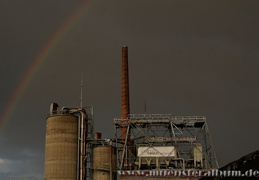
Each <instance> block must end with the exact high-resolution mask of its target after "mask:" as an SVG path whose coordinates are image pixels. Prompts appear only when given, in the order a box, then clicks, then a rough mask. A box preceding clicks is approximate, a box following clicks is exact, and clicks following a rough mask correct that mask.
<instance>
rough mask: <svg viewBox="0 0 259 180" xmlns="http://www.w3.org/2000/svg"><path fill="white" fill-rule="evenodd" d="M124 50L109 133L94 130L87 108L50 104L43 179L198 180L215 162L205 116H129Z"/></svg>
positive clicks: (91, 110) (126, 64) (126, 67)
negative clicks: (118, 112)
mask: <svg viewBox="0 0 259 180" xmlns="http://www.w3.org/2000/svg"><path fill="white" fill-rule="evenodd" d="M129 99H130V98H129V75H128V48H127V47H126V46H124V47H122V104H121V105H122V106H121V111H122V112H121V117H119V118H114V129H115V137H114V138H111V139H102V135H101V133H94V123H93V107H92V106H85V107H83V106H82V105H81V107H78V108H73V107H63V108H61V110H58V105H57V104H56V103H52V104H51V106H50V115H49V117H48V118H47V127H46V128H47V130H46V146H45V171H44V179H45V180H65V179H66V180H123V179H125V180H133V179H134V180H135V179H136V180H142V179H150V180H152V179H160V180H165V179H166V180H170V179H172V180H180V179H199V178H200V177H202V176H203V175H204V173H206V172H208V171H209V170H213V169H217V168H218V163H217V159H216V156H215V152H214V148H213V144H212V141H211V137H210V134H209V129H208V125H207V122H206V117H204V116H174V115H172V114H131V113H130V101H129Z"/></svg>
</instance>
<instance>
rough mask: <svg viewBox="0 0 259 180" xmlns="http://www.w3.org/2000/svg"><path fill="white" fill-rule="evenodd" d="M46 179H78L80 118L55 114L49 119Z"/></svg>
mask: <svg viewBox="0 0 259 180" xmlns="http://www.w3.org/2000/svg"><path fill="white" fill-rule="evenodd" d="M46 129H47V130H46V144H45V168H44V179H45V180H61V179H62V180H76V179H77V172H78V171H77V159H78V118H77V117H76V116H73V115H53V116H50V117H48V119H47V128H46Z"/></svg>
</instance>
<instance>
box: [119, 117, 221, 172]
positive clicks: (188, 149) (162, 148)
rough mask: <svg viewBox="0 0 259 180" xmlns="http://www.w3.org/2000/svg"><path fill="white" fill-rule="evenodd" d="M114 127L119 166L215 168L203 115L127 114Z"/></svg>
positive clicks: (122, 167)
mask: <svg viewBox="0 0 259 180" xmlns="http://www.w3.org/2000/svg"><path fill="white" fill-rule="evenodd" d="M114 127H115V131H116V135H115V136H116V142H117V147H118V156H117V157H118V161H117V162H118V170H158V169H162V170H163V169H179V170H180V169H181V170H186V169H204V170H209V169H215V168H218V162H217V159H216V155H215V152H214V148H213V144H212V141H211V137H210V134H209V129H208V125H207V123H206V117H204V116H174V115H172V114H130V115H129V116H128V119H126V120H125V119H122V118H115V119H114ZM121 129H127V131H125V133H124V134H122V133H123V132H124V131H122V130H121ZM121 137H123V138H121ZM124 137H126V139H125V140H124Z"/></svg>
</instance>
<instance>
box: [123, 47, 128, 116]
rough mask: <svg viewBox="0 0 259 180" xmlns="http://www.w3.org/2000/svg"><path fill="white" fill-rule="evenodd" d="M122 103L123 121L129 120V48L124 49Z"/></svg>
mask: <svg viewBox="0 0 259 180" xmlns="http://www.w3.org/2000/svg"><path fill="white" fill-rule="evenodd" d="M121 90H122V97H121V98H122V101H121V116H122V119H127V118H128V115H129V113H130V102H129V101H130V100H129V72H128V47H127V46H123V47H122V89H121Z"/></svg>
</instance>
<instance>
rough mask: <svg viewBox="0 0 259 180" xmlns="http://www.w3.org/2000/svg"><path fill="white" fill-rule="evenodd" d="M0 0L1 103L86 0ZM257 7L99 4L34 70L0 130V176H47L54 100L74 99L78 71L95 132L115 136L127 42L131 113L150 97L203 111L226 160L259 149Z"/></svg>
mask: <svg viewBox="0 0 259 180" xmlns="http://www.w3.org/2000/svg"><path fill="white" fill-rule="evenodd" d="M0 3H1V6H0V21H1V42H0V60H1V66H0V75H1V77H2V78H0V84H1V103H0V107H1V109H4V107H5V106H6V104H7V102H8V99H9V98H10V95H11V93H12V92H13V90H14V89H15V87H16V84H17V83H18V82H19V81H20V78H21V76H22V75H23V74H24V73H25V72H26V71H27V67H28V66H29V65H30V63H31V62H32V61H33V58H34V57H35V56H36V55H37V54H38V52H39V51H40V50H41V48H42V47H43V46H44V44H46V42H47V41H48V39H49V38H50V37H51V35H53V34H54V33H55V32H56V31H57V29H58V28H59V27H60V26H61V25H62V24H63V23H64V22H66V21H67V18H68V17H70V16H71V15H72V14H73V12H74V11H75V10H76V9H77V7H79V6H80V4H81V3H83V1H77V2H75V1H68V0H64V1H62V2H60V1H50V0H49V1H48V0H47V1H40V0H37V1H35V0H34V1H31V0H27V1H19V0H17V1H7V0H6V1H1V2H0ZM258 5H259V2H258V1H238V0H233V1H182V0H181V1H172V0H170V1H169V0H166V1H159V2H158V1H155V0H148V1H147V0H146V1H134V2H133V1H119V0H116V1H115V0H113V1H104V0H102V1H98V2H94V4H93V6H91V7H90V8H89V9H87V10H86V12H85V14H84V15H83V16H82V17H81V18H80V20H79V21H78V22H77V23H76V24H75V25H74V26H73V27H72V28H71V30H70V31H69V32H68V33H67V34H66V36H65V37H63V38H62V40H61V41H60V43H59V44H58V46H57V47H56V48H55V50H54V51H53V52H52V53H51V54H50V56H49V57H48V59H47V61H46V62H45V63H44V64H43V65H42V67H41V68H40V69H39V70H38V71H37V72H36V73H35V74H34V77H33V79H32V81H31V83H30V84H29V86H28V88H27V90H26V92H25V93H24V94H23V96H22V98H21V100H20V101H19V103H18V105H17V107H16V109H15V111H14V113H13V115H12V116H11V118H10V119H9V123H8V124H7V126H6V128H5V129H4V131H3V130H2V131H3V132H1V137H0V146H1V148H0V174H1V173H4V172H5V173H6V171H7V170H8V171H9V172H10V173H13V174H15V173H16V174H17V175H18V174H19V175H23V176H31V175H32V176H41V177H42V175H43V166H44V165H43V161H44V160H43V158H44V141H45V119H46V117H47V115H48V110H49V104H50V103H51V102H53V101H55V102H57V103H59V105H60V106H61V107H62V106H78V105H79V94H80V89H79V84H80V73H81V72H83V73H84V103H85V104H93V105H94V107H95V123H96V124H95V125H96V126H95V127H96V131H101V132H103V133H104V137H114V135H113V134H114V132H113V121H112V120H113V118H114V117H115V116H120V79H121V78H120V66H121V64H120V61H121V46H123V45H128V46H129V60H130V62H129V63H130V92H131V112H132V113H143V112H144V102H145V100H146V101H147V112H148V113H172V114H175V115H206V116H207V118H208V124H209V127H210V132H211V134H212V137H213V142H214V145H215V149H216V153H217V156H218V160H219V162H220V164H221V165H224V164H226V163H228V162H230V161H232V160H235V159H237V158H239V157H240V156H242V155H244V154H247V153H249V152H252V151H255V150H256V149H258V145H257V144H258V143H256V142H255V137H258V130H257V127H256V126H255V124H256V123H257V120H256V119H258V115H257V111H258V110H257V107H258V102H259V101H258V92H257V91H258V86H259V85H258V82H259V81H258V80H259V79H258V78H259V74H258V68H259V63H258V62H259V61H258V58H259V53H258V48H259V41H258V40H259V39H258V38H259V24H258V22H259V13H258V10H257V7H258ZM257 124H258V123H257ZM237 139H238V140H237ZM1 159H2V161H1ZM3 161H4V162H6V164H5V165H3ZM1 162H2V163H1ZM21 162H25V165H23V167H22V168H21V166H22V165H21ZM1 168H2V169H1ZM10 169H11V170H10ZM1 170H2V171H1Z"/></svg>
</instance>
